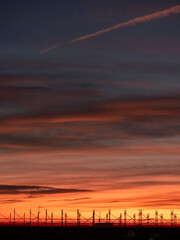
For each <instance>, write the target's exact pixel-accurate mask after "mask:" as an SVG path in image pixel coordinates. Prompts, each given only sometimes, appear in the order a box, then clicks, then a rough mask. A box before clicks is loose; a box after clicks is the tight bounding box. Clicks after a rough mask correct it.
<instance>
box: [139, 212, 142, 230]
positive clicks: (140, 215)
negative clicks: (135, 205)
mask: <svg viewBox="0 0 180 240" xmlns="http://www.w3.org/2000/svg"><path fill="white" fill-rule="evenodd" d="M139 225H140V226H142V210H141V209H140V210H139Z"/></svg>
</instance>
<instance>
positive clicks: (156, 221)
mask: <svg viewBox="0 0 180 240" xmlns="http://www.w3.org/2000/svg"><path fill="white" fill-rule="evenodd" d="M155 225H156V226H158V211H157V210H156V211H155Z"/></svg>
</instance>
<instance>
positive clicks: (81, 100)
mask: <svg viewBox="0 0 180 240" xmlns="http://www.w3.org/2000/svg"><path fill="white" fill-rule="evenodd" d="M114 26H116V27H114ZM179 29H180V5H179V0H148V1H142V0H136V1H134V0H121V1H120V0H111V1H109V0H91V1H88V0H76V1H74V0H61V1H55V0H52V1H47V0H36V1H34V0H31V1H23V0H16V1H14V0H1V8H0V31H1V37H0V195H1V198H0V213H3V214H6V215H8V213H9V212H12V211H13V209H14V208H16V209H17V211H18V212H19V213H22V212H24V211H29V209H30V208H31V209H32V210H33V211H37V209H38V207H39V206H40V207H42V208H48V209H50V210H51V211H54V212H56V213H58V211H60V209H61V208H64V209H67V210H68V211H73V210H74V209H77V208H80V209H82V211H86V212H88V211H89V212H92V209H99V211H102V212H103V211H106V210H107V209H112V210H113V211H115V212H118V211H121V210H122V209H128V210H129V211H132V210H133V211H135V210H136V209H137V210H138V209H144V210H145V211H153V210H154V209H161V210H162V212H165V213H166V212H168V211H169V210H171V209H177V211H179V210H178V209H179V201H180V192H179V187H180V82H179V79H180V58H179V57H180V45H179V42H180V31H179ZM104 30H105V31H104ZM42 211H43V210H42Z"/></svg>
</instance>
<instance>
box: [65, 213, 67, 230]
mask: <svg viewBox="0 0 180 240" xmlns="http://www.w3.org/2000/svg"><path fill="white" fill-rule="evenodd" d="M66 226H67V213H65V227H66Z"/></svg>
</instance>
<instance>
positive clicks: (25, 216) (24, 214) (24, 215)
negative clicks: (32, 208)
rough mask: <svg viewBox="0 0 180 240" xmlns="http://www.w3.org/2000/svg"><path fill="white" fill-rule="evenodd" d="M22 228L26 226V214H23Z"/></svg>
mask: <svg viewBox="0 0 180 240" xmlns="http://www.w3.org/2000/svg"><path fill="white" fill-rule="evenodd" d="M24 226H26V214H25V213H24Z"/></svg>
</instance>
